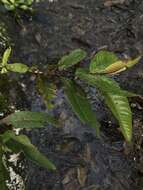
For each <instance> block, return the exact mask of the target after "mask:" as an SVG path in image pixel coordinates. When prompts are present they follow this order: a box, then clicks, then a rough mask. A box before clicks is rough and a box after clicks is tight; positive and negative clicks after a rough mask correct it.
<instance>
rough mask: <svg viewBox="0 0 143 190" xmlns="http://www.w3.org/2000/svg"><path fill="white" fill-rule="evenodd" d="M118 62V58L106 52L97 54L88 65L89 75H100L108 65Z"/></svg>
mask: <svg viewBox="0 0 143 190" xmlns="http://www.w3.org/2000/svg"><path fill="white" fill-rule="evenodd" d="M117 61H118V57H117V56H116V55H115V54H114V53H112V52H108V51H103V50H102V51H100V52H98V53H97V54H96V55H95V56H94V58H93V59H92V60H91V63H90V73H102V72H104V70H105V68H106V67H108V66H109V65H111V64H113V63H115V62H117Z"/></svg>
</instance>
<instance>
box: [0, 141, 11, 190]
mask: <svg viewBox="0 0 143 190" xmlns="http://www.w3.org/2000/svg"><path fill="white" fill-rule="evenodd" d="M8 179H9V176H8V172H7V170H6V168H5V166H4V164H3V150H2V145H1V144H0V190H8V187H7V185H6V181H7V180H8Z"/></svg>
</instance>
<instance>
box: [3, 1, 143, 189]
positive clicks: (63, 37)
mask: <svg viewBox="0 0 143 190" xmlns="http://www.w3.org/2000/svg"><path fill="white" fill-rule="evenodd" d="M35 10H36V11H35V13H34V14H33V15H32V16H31V15H29V14H27V15H25V14H22V15H21V19H20V20H19V21H16V20H15V19H14V18H13V15H12V14H7V13H3V14H2V15H1V18H0V20H2V21H3V22H5V23H7V26H8V32H9V36H10V38H11V43H12V45H13V49H14V52H13V58H12V59H13V60H17V61H21V62H24V63H27V64H28V65H33V64H35V65H39V66H40V67H41V68H43V67H44V66H45V65H47V64H49V63H50V64H51V63H56V62H57V60H58V59H59V58H60V57H61V56H62V55H63V54H65V53H66V52H68V51H70V50H72V49H75V48H84V49H85V50H87V52H88V53H89V55H91V54H93V53H94V52H96V51H98V50H99V49H102V48H106V49H108V50H112V51H115V52H116V53H118V54H119V55H121V56H124V55H126V56H131V57H132V56H136V55H138V54H139V53H142V51H143V38H142V33H143V2H142V0H138V1H134V0H126V1H124V3H123V4H120V3H119V4H116V5H114V6H112V7H105V6H104V1H102V0H96V1H95V0H84V1H82V0H72V1H66V0H62V1H61V0H58V1H54V2H52V3H49V2H48V1H42V3H39V4H36V5H35ZM1 48H4V47H3V46H2V47H1ZM142 71H143V66H142V63H140V64H139V65H138V66H136V67H135V68H134V69H131V70H130V71H128V72H127V73H123V74H122V75H121V76H119V77H117V80H118V81H119V82H120V83H121V85H122V86H123V87H124V88H126V89H130V90H132V91H134V92H138V93H141V94H142V92H143V87H142V82H143V73H142ZM14 77H15V76H14ZM17 80H18V84H19V86H20V85H21V83H22V84H24V87H23V85H22V87H19V88H21V89H20V92H21V93H23V95H21V96H20V97H19V96H18V95H17V97H19V99H18V101H16V100H17V99H16V98H15V95H13V99H14V100H13V101H14V102H16V106H17V107H18V108H19V109H27V108H28V109H31V110H32V111H45V107H44V106H43V101H42V99H41V97H39V96H38V94H37V93H36V91H35V80H34V78H33V77H31V76H27V77H23V76H20V77H18V78H17ZM12 92H13V94H14V93H16V90H13V91H12ZM87 92H88V95H89V97H90V99H91V103H92V105H93V109H94V110H96V111H97V115H98V118H99V120H100V122H101V123H102V132H103V141H100V140H98V139H97V138H96V137H95V131H94V130H92V129H90V128H89V126H83V125H82V124H81V123H80V121H79V120H78V119H77V118H76V117H75V115H74V114H73V113H72V112H71V110H70V108H69V106H68V105H67V102H66V100H65V97H64V94H63V91H62V89H59V91H58V97H57V99H55V108H54V110H53V113H54V114H55V116H58V117H60V119H61V120H63V121H64V122H63V126H61V127H60V128H58V129H55V128H53V127H52V126H47V127H46V128H44V129H40V130H34V131H32V132H30V134H29V135H30V137H31V139H32V141H33V143H34V144H35V145H37V146H38V148H39V149H40V150H41V151H42V152H43V153H44V154H45V155H47V156H48V157H49V158H50V159H51V160H53V161H54V162H55V163H56V166H57V168H58V170H57V172H55V173H49V172H47V171H46V170H44V169H41V168H38V167H37V166H35V165H33V164H31V163H29V162H28V163H26V166H25V167H26V168H27V172H25V181H26V188H27V189H28V190H33V189H34V190H97V189H100V190H135V189H137V190H142V184H143V182H142V175H143V170H142V169H141V168H142V165H143V162H142V160H143V159H142V158H143V154H142V139H141V135H142V132H143V129H142V107H141V106H140V105H138V104H136V103H134V104H133V107H134V108H133V111H134V132H135V133H134V134H135V135H134V142H133V144H134V145H133V149H132V150H129V151H128V150H126V148H125V145H124V141H123V139H122V137H121V135H120V133H119V132H118V130H117V128H118V126H117V124H116V122H115V121H114V120H113V118H112V116H111V114H110V113H109V112H108V110H107V109H106V108H105V107H104V106H103V103H102V102H100V101H99V96H98V94H97V92H96V90H95V89H87ZM46 111H47V110H46ZM108 120H111V121H112V123H111V124H109V123H108V122H107V121H108Z"/></svg>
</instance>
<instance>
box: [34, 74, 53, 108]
mask: <svg viewBox="0 0 143 190" xmlns="http://www.w3.org/2000/svg"><path fill="white" fill-rule="evenodd" d="M37 88H38V91H39V93H40V94H41V96H42V97H43V99H44V102H45V104H46V106H47V108H48V109H52V108H53V107H54V105H53V104H52V102H51V101H52V100H53V99H54V98H55V96H56V86H55V84H54V83H51V82H49V81H48V82H47V80H45V79H44V78H41V77H39V78H38V80H37Z"/></svg>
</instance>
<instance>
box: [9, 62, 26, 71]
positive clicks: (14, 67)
mask: <svg viewBox="0 0 143 190" xmlns="http://www.w3.org/2000/svg"><path fill="white" fill-rule="evenodd" d="M6 68H7V70H8V71H12V72H17V73H26V72H27V71H28V70H29V67H28V66H27V65H25V64H22V63H13V64H7V65H6Z"/></svg>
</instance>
